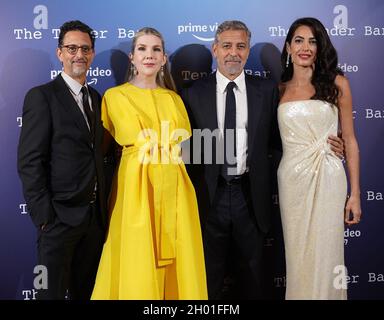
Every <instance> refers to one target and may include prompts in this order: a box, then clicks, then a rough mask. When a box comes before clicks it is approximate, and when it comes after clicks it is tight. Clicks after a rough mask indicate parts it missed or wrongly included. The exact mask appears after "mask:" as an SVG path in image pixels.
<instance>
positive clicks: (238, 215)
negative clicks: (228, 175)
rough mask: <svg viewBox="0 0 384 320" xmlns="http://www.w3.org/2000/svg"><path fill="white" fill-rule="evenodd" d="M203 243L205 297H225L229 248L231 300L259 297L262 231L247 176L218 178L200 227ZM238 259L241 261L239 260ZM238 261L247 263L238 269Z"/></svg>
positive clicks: (239, 263) (239, 265)
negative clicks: (232, 278)
mask: <svg viewBox="0 0 384 320" xmlns="http://www.w3.org/2000/svg"><path fill="white" fill-rule="evenodd" d="M203 244H204V253H205V264H206V274H207V285H208V298H209V299H210V300H211V299H225V298H226V297H225V292H224V290H223V284H224V279H225V276H226V274H227V272H228V269H229V265H228V263H229V257H230V251H231V249H232V248H235V249H236V251H237V252H236V253H237V256H238V259H237V260H233V261H231V262H232V263H234V264H235V265H234V266H233V268H231V269H235V270H237V274H238V277H237V279H236V286H235V287H237V291H236V294H235V295H234V296H233V295H232V296H230V298H234V299H259V298H261V270H262V264H261V262H262V261H261V259H262V251H263V244H264V233H263V232H261V231H260V230H259V228H258V226H257V223H256V219H255V214H254V211H253V208H252V201H251V198H250V183H249V178H248V175H245V176H244V177H243V178H240V179H238V180H234V181H232V182H227V181H225V180H224V178H222V177H219V183H218V187H217V190H216V194H215V199H214V202H213V205H212V207H211V209H210V211H209V214H208V217H207V220H206V222H205V224H204V227H203ZM239 259H240V260H239ZM241 262H243V264H244V265H245V266H246V268H245V269H244V270H246V272H244V270H242V271H240V267H241Z"/></svg>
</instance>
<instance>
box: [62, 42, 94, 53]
mask: <svg viewBox="0 0 384 320" xmlns="http://www.w3.org/2000/svg"><path fill="white" fill-rule="evenodd" d="M60 48H66V49H67V51H68V53H69V54H76V53H77V51H78V50H79V49H81V51H82V52H83V53H84V54H89V53H90V52H91V51H92V50H93V48H92V47H90V46H76V45H74V44H69V45H66V46H60Z"/></svg>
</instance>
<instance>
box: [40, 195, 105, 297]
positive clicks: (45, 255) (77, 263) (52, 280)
mask: <svg viewBox="0 0 384 320" xmlns="http://www.w3.org/2000/svg"><path fill="white" fill-rule="evenodd" d="M97 203H98V201H95V202H93V203H90V204H89V209H88V212H87V215H86V216H85V218H84V220H83V221H82V222H81V224H80V225H78V226H75V227H73V226H69V225H67V224H64V223H62V222H61V221H60V220H58V218H57V216H56V218H55V220H54V221H53V222H52V223H49V224H48V225H46V226H45V227H44V229H43V230H39V231H38V239H37V247H38V262H39V264H40V265H43V266H45V267H46V268H47V271H48V282H47V283H48V288H43V289H39V290H38V291H37V299H38V300H62V299H71V300H89V299H90V297H91V294H92V290H93V286H94V283H95V278H96V273H97V268H98V265H99V260H100V256H101V252H102V248H103V244H104V240H105V232H104V229H103V228H102V227H101V223H100V221H99V220H100V219H99V218H100V212H99V211H100V208H99V205H98V204H97Z"/></svg>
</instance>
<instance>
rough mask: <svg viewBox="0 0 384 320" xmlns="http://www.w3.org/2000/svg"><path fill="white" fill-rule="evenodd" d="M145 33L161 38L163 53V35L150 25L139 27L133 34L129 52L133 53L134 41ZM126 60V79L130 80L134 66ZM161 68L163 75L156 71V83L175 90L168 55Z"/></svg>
mask: <svg viewBox="0 0 384 320" xmlns="http://www.w3.org/2000/svg"><path fill="white" fill-rule="evenodd" d="M146 34H150V35H153V36H156V37H158V38H159V39H160V40H161V45H162V47H163V52H164V54H165V46H164V38H163V36H162V35H161V33H160V32H159V31H157V30H156V29H154V28H150V27H144V28H141V29H140V30H139V31H138V32H137V33H136V34H135V36H134V37H133V41H132V47H131V54H134V51H135V47H136V43H137V39H138V38H140V37H141V36H143V35H146ZM128 60H129V63H128V70H127V81H130V80H132V79H133V78H134V76H135V75H134V68H133V65H132V62H131V59H128ZM163 69H164V71H163V75H162V73H161V72H158V73H157V76H156V83H157V84H158V85H159V86H160V87H162V88H166V89H170V90H173V91H176V85H175V82H174V81H173V78H172V75H171V72H170V71H169V66H168V57H167V60H166V62H165V65H164V67H163Z"/></svg>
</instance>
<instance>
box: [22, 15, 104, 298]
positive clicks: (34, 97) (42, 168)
mask: <svg viewBox="0 0 384 320" xmlns="http://www.w3.org/2000/svg"><path fill="white" fill-rule="evenodd" d="M91 32H92V29H91V28H90V27H89V26H87V25H86V24H84V23H82V22H81V21H69V22H66V23H64V24H63V25H62V27H61V28H60V36H59V41H58V42H59V43H58V48H57V57H58V59H59V60H60V61H61V63H62V65H63V72H62V73H61V74H60V75H58V76H57V77H56V79H54V80H53V81H51V82H49V83H47V84H44V85H42V86H38V87H35V88H32V89H31V90H30V91H29V92H28V93H27V95H26V96H25V100H24V107H23V127H22V130H21V134H20V141H19V147H18V171H19V175H20V178H21V181H22V184H23V191H24V196H25V200H26V202H27V207H28V211H29V213H30V215H31V218H32V221H33V223H34V224H35V226H36V228H37V232H38V239H37V249H38V263H39V265H42V266H45V267H46V268H47V269H46V270H47V271H48V281H47V282H46V283H45V282H44V281H41V285H42V286H41V287H40V288H39V289H40V290H38V294H37V298H38V299H64V298H65V296H66V294H69V298H70V299H81V300H84V299H89V298H90V296H91V293H92V289H93V285H94V281H95V276H96V272H97V267H98V263H99V259H100V254H101V250H102V246H103V243H104V237H105V230H106V224H107V222H106V220H107V215H106V199H105V190H104V177H103V156H102V152H101V143H102V137H103V129H102V124H101V120H100V95H99V94H98V93H97V91H96V90H94V89H92V88H91V87H90V86H88V85H87V83H86V73H87V70H88V69H89V67H90V65H91V63H92V61H93V58H94V55H95V53H94V42H95V39H94V37H93V36H92V33H91ZM45 284H47V285H45Z"/></svg>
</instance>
